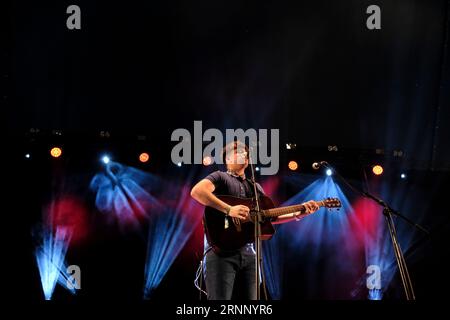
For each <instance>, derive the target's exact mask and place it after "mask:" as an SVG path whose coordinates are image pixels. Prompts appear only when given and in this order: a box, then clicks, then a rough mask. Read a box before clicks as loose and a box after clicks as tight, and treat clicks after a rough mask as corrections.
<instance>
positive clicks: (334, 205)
mask: <svg viewBox="0 0 450 320" xmlns="http://www.w3.org/2000/svg"><path fill="white" fill-rule="evenodd" d="M321 202H322V203H323V206H324V207H325V208H328V209H339V208H340V207H342V204H341V200H339V199H338V198H326V199H324V200H322V201H321Z"/></svg>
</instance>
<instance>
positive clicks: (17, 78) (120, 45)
mask: <svg viewBox="0 0 450 320" xmlns="http://www.w3.org/2000/svg"><path fill="white" fill-rule="evenodd" d="M70 4H77V5H79V6H80V7H81V26H82V27H81V30H68V29H67V28H66V19H67V17H68V14H66V13H65V12H66V8H67V6H68V5H70ZM371 4H377V5H378V6H380V7H381V26H382V28H381V30H368V29H367V28H366V19H367V17H368V14H366V13H365V12H366V8H367V7H368V6H369V5H371ZM8 9H9V15H8V19H6V20H5V21H4V22H5V23H6V27H7V28H6V29H4V30H6V37H5V38H4V39H5V41H4V42H3V44H6V46H5V49H4V50H3V53H4V54H3V58H2V60H3V62H2V63H3V65H4V72H3V80H2V82H3V85H2V90H4V94H3V97H2V111H3V112H5V114H6V118H5V119H6V126H5V128H6V130H7V140H8V142H12V147H13V148H12V149H11V150H13V151H14V161H13V163H12V164H11V167H9V168H8V173H14V177H13V178H14V182H13V184H12V186H14V187H12V188H11V189H12V190H20V192H18V191H16V192H14V193H15V194H14V195H15V196H18V193H19V194H20V197H22V196H24V197H26V198H27V199H28V200H27V201H26V203H24V206H23V207H22V206H19V207H18V208H17V209H16V210H15V212H16V213H15V215H13V216H12V218H13V221H15V222H16V223H17V222H19V223H20V222H21V221H22V222H23V220H26V221H27V223H26V224H25V226H20V224H19V225H18V224H15V226H16V228H18V230H19V231H18V232H21V234H22V235H23V238H22V239H28V238H27V237H29V235H28V233H29V227H30V226H31V225H33V223H34V222H35V220H36V219H38V217H39V215H40V208H41V206H42V202H43V201H44V200H45V199H46V198H48V197H49V188H50V187H49V185H50V184H51V182H50V181H51V172H52V170H53V169H52V164H50V163H49V162H48V161H46V160H43V159H44V156H43V155H42V157H41V158H40V159H41V160H38V161H37V162H35V164H34V165H33V167H31V168H29V169H27V170H28V171H27V170H23V165H24V164H23V159H22V156H23V151H24V150H26V149H27V148H28V149H29V148H30V146H31V147H32V148H36V149H39V148H40V147H42V148H45V147H46V146H48V145H50V144H52V143H54V142H56V141H57V140H58V139H59V140H60V142H64V143H65V145H66V146H67V147H68V148H69V149H67V150H69V152H72V154H75V150H80V148H84V147H86V146H87V147H86V148H87V149H83V150H84V151H85V152H93V150H95V149H96V148H97V147H99V146H100V147H104V146H105V144H107V145H108V146H109V147H111V148H112V147H114V148H115V149H116V150H122V151H123V150H125V151H123V152H124V154H126V152H127V151H130V150H134V149H133V148H134V146H136V150H137V149H139V143H140V142H138V141H136V136H137V135H145V136H146V137H147V140H146V142H145V144H146V146H149V147H151V148H152V150H153V151H154V154H156V155H157V156H156V157H155V160H154V161H155V162H154V163H155V165H154V166H153V167H152V168H150V169H148V170H149V171H153V172H160V173H166V174H171V172H170V169H167V167H166V164H165V163H166V162H167V161H168V157H169V154H170V153H169V152H170V149H171V147H172V145H171V142H170V134H171V133H172V131H173V130H174V129H176V128H187V129H188V130H190V131H191V132H192V131H193V121H194V120H202V121H203V127H204V129H206V128H213V127H214V128H219V129H225V128H244V129H246V128H268V129H270V128H279V129H280V134H281V138H280V144H281V145H282V146H283V144H284V143H286V142H295V143H296V144H297V146H298V149H297V151H295V152H297V155H304V156H305V157H309V158H315V159H317V158H319V159H320V158H321V157H322V156H324V157H325V156H326V157H329V159H333V160H335V163H336V164H338V165H340V166H341V168H342V170H344V172H346V173H347V172H348V174H349V176H351V177H352V178H355V179H358V178H359V174H358V172H359V168H356V169H355V168H354V167H352V165H353V163H354V161H355V159H358V161H359V162H358V165H365V164H367V163H368V162H370V161H369V160H371V159H374V157H375V155H374V154H375V150H376V149H382V150H383V153H384V156H383V157H381V158H382V159H383V160H384V161H387V162H389V163H394V165H393V166H394V167H396V168H401V169H403V170H410V171H411V172H415V173H416V177H420V178H417V179H416V180H414V181H411V182H410V183H411V184H415V185H413V186H417V187H418V188H420V189H421V190H425V191H426V190H431V189H432V188H431V187H432V186H439V189H438V192H435V193H434V194H424V195H423V199H424V201H431V199H433V203H432V204H430V208H429V211H428V213H427V214H428V216H427V217H426V220H425V221H427V224H428V226H430V227H436V228H437V229H438V230H440V231H439V232H437V233H436V235H437V236H436V237H435V238H434V239H435V240H436V242H435V243H436V245H435V246H434V249H433V251H431V245H429V246H430V247H428V246H427V249H426V251H425V252H426V255H425V256H426V257H425V258H424V259H423V260H421V261H422V262H421V263H420V264H419V265H418V266H417V268H418V271H417V274H418V280H417V281H418V283H419V286H421V290H422V291H421V292H422V296H423V297H426V298H428V296H427V295H425V294H424V292H427V293H430V294H433V296H437V297H439V295H440V294H441V293H442V292H444V289H443V286H439V287H438V288H437V290H434V289H432V288H434V286H435V285H436V282H435V281H434V279H433V281H431V280H430V281H428V276H429V274H430V273H434V272H439V271H437V270H435V268H434V267H435V265H434V264H432V263H433V262H436V263H437V264H436V265H437V266H439V265H440V262H441V261H442V260H441V258H442V257H443V256H444V255H443V252H448V250H447V248H446V247H445V245H444V243H445V241H444V234H445V233H446V230H448V226H449V220H448V218H447V217H446V216H447V215H446V207H445V203H443V201H440V200H441V199H445V188H444V187H445V185H446V184H447V182H448V181H449V179H448V175H449V169H450V152H449V149H450V148H449V147H448V146H449V137H450V131H449V127H450V126H449V121H450V108H449V106H450V96H449V92H450V84H449V81H450V70H449V63H450V62H449V55H450V54H449V47H448V42H449V31H450V29H449V10H450V5H449V1H444V0H433V1H425V0H422V1H418V0H417V1H414V0H400V1H395V2H393V1H375V2H373V1H296V2H284V1H195V2H188V1H171V2H163V1H131V2H126V3H125V2H117V1H76V2H73V1H72V2H68V1H38V2H36V1H14V2H13V3H10V4H9V8H8ZM30 128H34V129H32V130H31V131H30ZM36 129H38V130H39V132H38V133H36ZM53 130H60V131H61V132H62V133H63V136H62V137H55V135H54V134H53ZM101 130H108V131H109V132H110V133H111V138H110V139H109V140H108V141H107V142H105V141H104V140H102V139H99V138H98V133H99V132H100V131H101ZM99 141H100V142H99ZM328 145H337V146H339V148H340V151H341V153H340V156H335V158H332V156H331V155H329V154H327V153H326V151H327V150H326V149H327V146H328ZM70 148H72V151H70ZM89 148H91V149H89ZM394 150H401V151H402V152H403V156H402V157H401V159H394V160H392V152H393V151H394ZM43 152H44V153H45V152H46V150H44V151H43ZM117 152H119V151H117ZM130 152H131V151H130ZM125 157H126V156H124V158H125ZM287 157H288V154H287V153H286V152H285V151H283V154H282V159H283V160H284V159H286V158H287ZM76 159H78V158H76ZM361 159H362V160H361ZM83 161H92V162H89V164H88V165H89V166H91V167H92V166H93V161H94V160H92V159H90V160H82V157H81V156H80V157H79V159H78V160H73V161H72V163H76V165H75V166H76V167H77V168H78V169H74V168H73V167H70V168H66V171H67V172H71V174H72V175H76V174H80V175H82V174H86V175H87V176H86V177H85V178H84V179H85V180H86V181H88V180H89V177H90V176H89V173H90V172H89V171H88V172H83V173H81V172H82V170H81V169H80V168H82V167H83V164H84V163H83ZM391 161H392V162H391ZM366 162H367V163H366ZM349 164H352V165H349ZM352 169H355V171H356V173H355V172H353V171H352ZM158 170H159V171H158ZM197 174H198V175H199V176H200V172H197ZM79 179H81V180H82V179H83V178H79ZM25 181H26V182H25ZM25 184H26V185H25ZM284 192H285V193H284V195H285V197H287V196H288V193H289V192H288V191H284ZM20 197H17V199H19V200H18V201H20ZM14 199H16V198H14ZM21 203H23V201H22V202H21ZM25 218H26V219H25ZM108 237H113V238H114V236H111V235H108ZM130 238H131V239H130V240H129V241H131V242H132V243H134V244H136V243H139V241H137V242H133V239H132V236H130ZM114 241H116V242H114ZM192 241H198V239H197V240H192ZM23 243H24V244H23V245H22V242H20V246H18V247H17V248H18V249H19V248H20V250H16V254H18V255H19V256H21V254H22V253H23V252H27V254H29V255H31V251H30V250H31V249H30V248H31V244H29V245H30V247H29V248H27V247H26V246H27V245H28V243H29V242H27V241H23ZM110 243H117V245H118V246H119V248H122V250H123V254H130V255H132V253H130V252H129V251H128V250H127V248H128V247H127V242H126V240H121V239H120V238H115V239H110ZM134 244H133V245H134ZM105 246H106V245H105ZM138 251H139V250H136V252H138ZM432 253H433V254H434V255H433V257H431V254H432ZM105 255H106V256H107V255H108V254H107V253H105ZM446 255H448V254H446ZM133 258H134V259H136V261H138V260H139V259H140V258H139V257H138V256H133ZM86 259H87V261H91V262H90V263H91V264H92V265H93V266H97V268H99V270H100V269H101V267H100V265H101V261H102V258H101V257H99V256H96V257H92V258H88V257H86ZM184 259H188V260H187V262H186V260H182V262H180V263H178V264H177V263H175V265H174V268H172V269H171V270H169V273H168V276H167V279H166V280H165V282H163V284H162V287H161V289H160V290H161V293H160V297H166V296H170V294H171V292H172V291H171V290H172V289H169V288H173V287H177V288H178V287H180V288H186V287H188V286H189V288H191V287H192V286H191V284H190V283H191V275H192V269H193V267H190V269H189V268H185V267H184V266H185V265H190V266H192V265H193V263H194V262H195V261H196V260H195V257H193V256H189V255H188V257H187V258H186V257H184ZM189 259H191V260H189ZM25 260H26V259H25ZM24 265H25V266H27V267H26V268H25V270H33V271H32V272H35V273H36V272H37V271H36V270H34V269H33V266H32V265H31V266H30V262H28V264H24ZM432 266H433V267H432ZM28 267H30V268H28ZM123 267H124V268H126V267H127V265H126V264H124V266H123ZM128 268H130V271H131V269H132V266H128ZM441 268H442V266H441ZM440 270H441V271H440V273H441V274H442V276H444V275H445V269H440ZM183 273H184V274H185V275H186V276H180V274H183ZM25 274H27V275H28V276H29V277H30V278H31V279H34V278H35V277H36V276H37V275H36V274H33V273H30V272H28V273H25ZM130 274H132V272H131V273H130ZM174 274H176V275H177V276H178V277H177V276H174ZM135 277H136V278H135V279H134V280H135V281H134V282H133V281H130V282H132V283H135V284H136V286H137V284H138V283H139V281H140V279H139V277H138V276H137V275H135ZM441 281H444V283H445V281H447V282H448V280H441ZM30 282H31V283H33V285H34V287H33V290H30V292H31V293H30V299H32V300H33V299H34V298H35V295H36V294H37V292H39V290H40V289H39V283H38V282H37V281H35V280H31V281H30ZM25 283H28V282H25ZM187 283H189V285H188V284H187ZM28 285H29V284H28ZM33 285H32V286H33ZM122 288H123V289H124V290H125V291H123V296H124V297H125V296H127V297H129V298H131V299H133V293H131V292H134V293H136V292H138V290H135V289H136V288H135V287H133V285H131V286H127V285H126V284H123V285H122ZM57 290H58V289H57ZM98 290H100V289H98ZM126 290H129V291H126ZM56 292H57V291H56ZM92 292H93V293H92V295H95V293H94V292H95V290H94V291H92ZM125 292H130V293H131V295H128V294H126V293H125ZM181 292H183V293H186V296H189V297H191V298H193V299H195V295H196V293H195V291H194V290H192V291H189V289H186V292H184V291H181ZM293 292H294V291H293ZM136 294H138V293H136ZM55 296H58V295H57V294H55ZM63 296H64V295H63ZM303 296H305V297H307V294H306V293H303ZM319 298H320V295H319Z"/></svg>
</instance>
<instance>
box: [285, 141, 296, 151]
mask: <svg viewBox="0 0 450 320" xmlns="http://www.w3.org/2000/svg"><path fill="white" fill-rule="evenodd" d="M296 147H297V144H295V143H286V149H287V150H292V149H295V148H296Z"/></svg>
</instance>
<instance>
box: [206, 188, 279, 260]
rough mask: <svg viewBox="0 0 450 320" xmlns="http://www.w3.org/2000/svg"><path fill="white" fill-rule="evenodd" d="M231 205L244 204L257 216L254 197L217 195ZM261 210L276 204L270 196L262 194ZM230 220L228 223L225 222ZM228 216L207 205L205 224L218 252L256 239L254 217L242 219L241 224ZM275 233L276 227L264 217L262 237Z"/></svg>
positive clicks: (251, 214) (252, 214) (266, 237)
mask: <svg viewBox="0 0 450 320" xmlns="http://www.w3.org/2000/svg"><path fill="white" fill-rule="evenodd" d="M217 197H218V198H219V199H220V200H222V201H224V202H225V203H227V204H229V205H230V206H236V205H244V206H247V207H249V208H250V216H251V217H253V218H254V216H255V201H254V199H253V198H239V197H234V196H217ZM259 200H260V210H265V209H272V208H274V204H273V202H272V200H271V199H270V198H269V197H266V196H263V195H261V196H260V198H259ZM225 220H227V221H228V223H226V222H225ZM233 220H234V219H233V218H232V217H229V216H228V217H227V216H225V214H224V213H223V212H220V211H217V210H216V209H214V208H211V207H205V215H204V217H203V226H204V229H205V234H206V237H207V239H208V242H209V244H210V245H211V246H212V248H213V250H214V251H215V252H217V253H226V252H231V251H234V250H238V249H240V248H242V247H243V246H245V245H246V244H247V243H249V242H254V240H255V224H254V223H253V221H252V220H253V219H249V220H248V221H243V220H240V223H239V225H236V223H235V222H234V221H233ZM274 233H275V229H274V228H273V226H272V223H271V222H270V221H269V219H265V218H263V220H262V223H261V239H262V240H268V239H270V238H271V237H272V236H273V234H274Z"/></svg>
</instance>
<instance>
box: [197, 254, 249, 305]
mask: <svg viewBox="0 0 450 320" xmlns="http://www.w3.org/2000/svg"><path fill="white" fill-rule="evenodd" d="M203 272H204V273H203V275H204V278H205V285H206V292H207V293H208V300H230V299H231V298H232V297H233V298H235V297H236V296H238V298H240V299H245V300H256V288H255V282H256V280H255V276H256V266H255V253H254V251H253V248H251V247H248V246H246V247H243V248H241V249H240V250H239V251H237V252H236V253H234V254H227V255H219V254H217V253H215V252H214V251H213V250H209V251H208V252H207V253H206V255H205V262H204V269H203ZM233 289H235V292H234V294H233ZM236 291H237V292H236Z"/></svg>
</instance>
